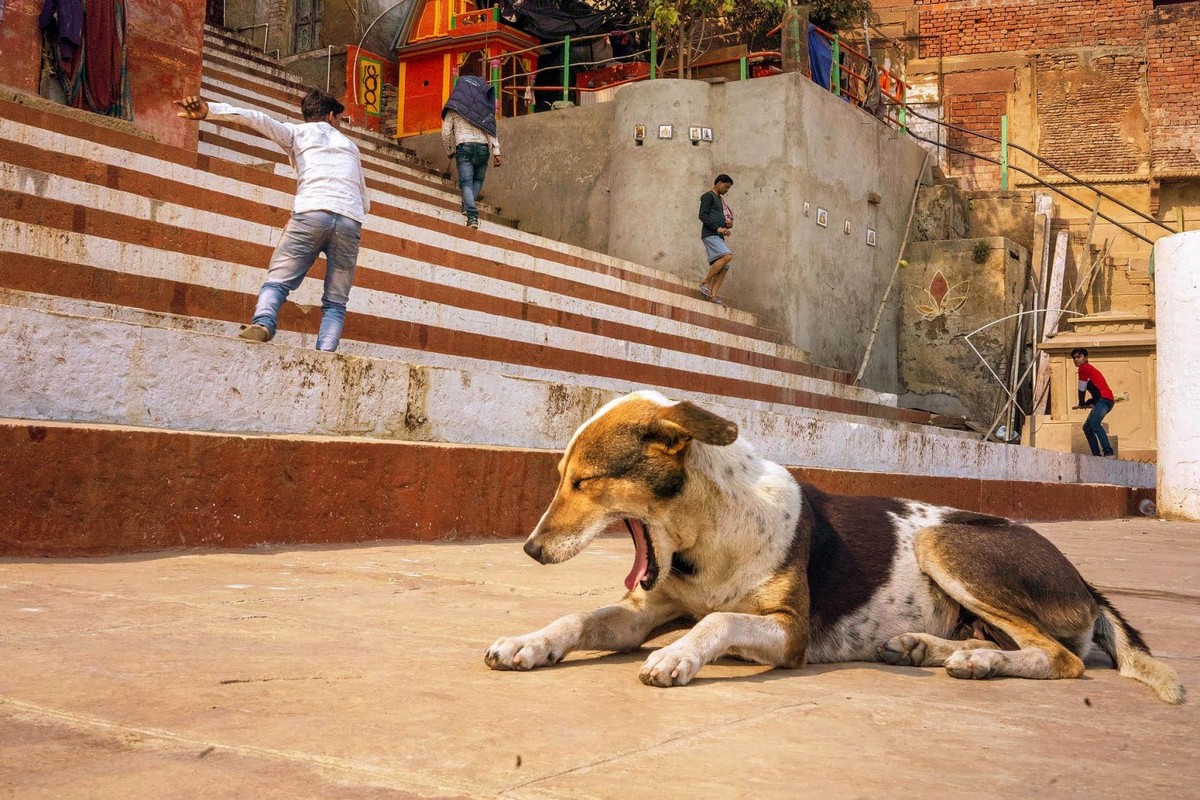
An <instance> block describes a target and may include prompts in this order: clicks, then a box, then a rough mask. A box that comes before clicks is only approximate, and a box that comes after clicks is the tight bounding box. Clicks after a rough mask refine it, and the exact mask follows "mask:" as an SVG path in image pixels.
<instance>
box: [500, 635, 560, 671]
mask: <svg viewBox="0 0 1200 800" xmlns="http://www.w3.org/2000/svg"><path fill="white" fill-rule="evenodd" d="M562 657H563V654H562V653H556V652H554V647H553V645H552V643H551V641H550V640H549V639H548V638H547V637H545V636H538V635H537V634H532V633H530V634H526V635H525V636H504V637H501V638H499V639H497V640H496V642H495V644H493V645H492V646H491V647H489V648H488V649H487V650H486V651H485V652H484V654H483V661H484V663H485V664H487V665H488V666H489V667H491V668H492V669H534V668H535V667H541V666H545V665H546V664H557V663H558V662H559V660H561V659H562Z"/></svg>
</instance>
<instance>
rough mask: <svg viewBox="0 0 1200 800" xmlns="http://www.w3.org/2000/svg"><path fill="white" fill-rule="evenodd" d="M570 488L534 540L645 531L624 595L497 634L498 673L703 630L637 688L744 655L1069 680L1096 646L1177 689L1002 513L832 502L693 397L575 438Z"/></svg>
mask: <svg viewBox="0 0 1200 800" xmlns="http://www.w3.org/2000/svg"><path fill="white" fill-rule="evenodd" d="M558 471H559V484H558V491H557V492H556V494H555V496H554V500H553V501H552V502H551V503H550V507H549V508H548V509H547V510H546V513H545V514H544V515H543V516H542V519H541V521H540V522H538V524H537V527H536V528H535V529H534V531H533V533H531V534H530V536H529V539H528V540H527V541H526V542H525V552H526V553H528V554H529V555H530V556H531V557H533V558H534V559H536V560H537V561H539V562H541V563H543V564H552V563H557V562H560V561H565V560H567V559H569V558H571V557H572V556H575V555H576V554H578V553H579V552H580V551H581V550H583V549H584V548H585V547H586V546H587V545H588V543H589V542H591V541H592V539H594V538H595V537H596V536H597V535H598V534H599V533H601V532H602V531H604V530H605V529H606V528H608V527H609V526H610V525H611V524H612V523H614V522H617V521H623V522H624V523H625V525H626V526H627V527H628V529H629V532H630V534H631V535H632V537H633V543H634V551H635V556H634V564H633V570H632V571H631V572H630V573H629V576H628V577H627V578H626V579H625V587H626V589H627V590H628V591H627V593H626V594H625V596H624V597H623V598H622V599H621V600H620V601H619V602H617V603H615V604H613V605H610V606H606V607H604V608H601V609H598V610H596V611H592V612H590V613H581V614H571V615H569V616H566V617H563V618H561V619H559V620H557V621H555V622H552V623H550V624H549V625H547V626H546V627H545V628H542V629H541V630H539V631H535V632H533V633H529V634H526V635H524V636H515V637H506V638H502V639H499V640H498V641H496V643H495V644H493V645H492V646H491V647H490V648H488V650H487V652H486V654H485V661H486V663H487V665H488V666H490V667H492V668H493V669H522V670H526V669H534V668H535V667H540V666H543V665H547V664H554V663H557V662H558V661H559V660H561V659H562V658H563V657H564V656H565V655H566V654H567V653H569V652H571V651H572V650H577V649H584V650H614V651H629V650H634V649H636V648H637V647H639V646H640V645H641V644H642V643H643V642H645V641H646V640H647V638H649V637H650V636H651V635H652V634H653V632H654V631H655V630H656V629H657V628H660V626H662V625H664V624H665V623H668V622H671V621H673V620H676V619H679V618H688V619H690V620H695V625H694V626H693V627H692V628H691V630H690V631H688V632H687V633H686V634H685V635H684V636H683V637H682V638H680V639H678V640H677V641H675V642H673V643H671V644H669V645H667V646H665V647H662V648H659V649H657V650H655V651H653V652H652V653H651V654H650V656H649V658H647V659H646V661H645V663H644V664H643V665H642V669H641V673H640V677H641V680H642V682H643V683H645V684H649V685H652V686H682V685H684V684H686V683H688V682H689V681H691V680H692V679H693V678H694V677H695V676H696V673H697V672H698V671H699V670H700V668H701V667H703V666H704V665H705V664H708V663H710V662H712V661H714V660H716V659H717V658H720V657H721V656H723V655H733V656H737V657H739V658H742V659H746V660H749V661H754V662H757V663H760V664H767V665H771V666H777V667H789V668H797V667H802V666H804V664H805V663H806V662H811V663H830V662H841V661H885V662H887V663H889V664H899V665H913V666H944V667H945V668H946V671H947V672H948V673H950V674H951V675H953V676H954V677H956V678H989V677H992V676H1012V677H1020V678H1076V677H1079V676H1080V675H1082V674H1083V671H1084V666H1083V660H1082V659H1083V658H1084V657H1085V656H1086V655H1087V653H1088V651H1089V650H1091V648H1092V646H1093V645H1097V646H1099V647H1100V648H1101V649H1102V650H1103V651H1104V652H1106V653H1107V654H1108V655H1109V656H1110V657H1111V658H1112V659H1113V661H1114V663H1115V665H1116V667H1117V669H1119V670H1120V672H1121V674H1122V675H1125V676H1128V677H1131V678H1135V679H1137V680H1139V681H1142V682H1144V683H1146V684H1148V685H1149V686H1150V687H1151V688H1153V689H1154V691H1155V692H1157V693H1158V695H1159V697H1161V698H1162V699H1163V700H1165V701H1166V702H1168V703H1181V702H1183V699H1184V689H1183V686H1182V685H1181V684H1180V682H1179V679H1178V678H1177V677H1176V676H1175V673H1174V672H1173V671H1172V670H1171V668H1170V667H1168V666H1167V665H1166V664H1163V663H1162V662H1161V661H1158V660H1156V659H1154V658H1152V657H1151V655H1150V651H1149V650H1148V648H1147V647H1146V644H1145V642H1143V641H1142V637H1141V635H1140V634H1139V633H1138V632H1137V631H1136V630H1134V628H1133V627H1132V626H1130V625H1129V624H1128V623H1127V622H1126V621H1125V619H1124V618H1123V617H1122V616H1121V614H1120V613H1118V611H1117V610H1116V609H1115V608H1114V607H1113V606H1112V604H1111V603H1110V602H1109V601H1108V600H1107V599H1105V598H1104V597H1103V596H1102V595H1101V594H1100V593H1099V592H1097V591H1096V590H1095V589H1093V588H1092V587H1091V586H1090V585H1089V584H1088V583H1087V582H1086V581H1085V580H1084V579H1083V578H1082V577H1081V576H1080V574H1079V572H1078V571H1077V570H1076V569H1075V567H1074V566H1073V565H1072V564H1071V562H1070V561H1068V560H1067V558H1066V557H1065V556H1064V555H1063V554H1062V553H1061V552H1060V551H1059V550H1058V549H1057V548H1056V547H1054V545H1052V544H1051V543H1050V542H1049V541H1047V540H1046V539H1045V538H1043V537H1042V536H1041V535H1040V534H1038V533H1037V532H1036V531H1034V530H1032V529H1031V528H1028V527H1026V526H1024V525H1018V524H1016V523H1013V522H1010V521H1009V520H1006V519H1001V518H999V517H991V516H987V515H983V514H976V513H973V512H967V511H959V510H956V509H952V508H942V507H937V506H930V505H926V504H924V503H917V502H911V501H906V500H896V499H886V498H880V497H842V496H835V495H827V494H824V493H822V492H820V491H817V490H816V489H814V488H812V487H810V486H801V485H799V484H798V483H797V482H796V481H795V480H794V479H793V478H792V476H791V475H790V474H789V473H788V472H787V470H785V469H784V468H783V467H781V466H779V465H778V464H775V463H772V462H770V461H767V460H765V459H763V458H760V457H759V456H758V455H756V454H755V452H754V449H753V448H752V447H751V446H750V445H749V444H747V443H746V442H744V441H742V440H740V439H739V438H738V430H737V426H736V425H735V424H734V423H732V422H730V421H728V420H726V419H723V418H721V417H719V416H717V415H715V414H712V413H709V412H707V411H705V410H703V409H701V408H699V407H698V406H696V405H694V404H692V403H689V402H680V403H675V402H671V401H670V400H668V399H667V398H665V397H663V396H662V395H660V394H658V393H657V392H635V393H634V394H630V395H626V396H624V397H621V398H618V399H616V400H614V401H612V402H611V403H609V404H608V405H606V406H604V407H603V408H602V409H600V410H599V411H598V412H597V413H596V414H595V415H594V416H593V417H592V418H591V419H589V420H588V421H587V422H585V423H584V424H583V425H582V426H581V427H580V428H579V430H577V431H576V432H575V434H574V436H573V437H572V438H571V441H570V442H569V443H568V445H567V449H566V452H565V453H564V454H563V457H562V460H561V461H560V462H559V465H558Z"/></svg>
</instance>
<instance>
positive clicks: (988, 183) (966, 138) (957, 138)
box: [947, 92, 1008, 189]
mask: <svg viewBox="0 0 1200 800" xmlns="http://www.w3.org/2000/svg"><path fill="white" fill-rule="evenodd" d="M1007 105H1008V95H1007V94H1005V93H1004V92H976V93H972V94H956V95H953V96H951V97H950V98H949V103H948V107H949V113H948V119H949V122H950V124H951V125H958V126H960V127H963V128H967V129H969V130H972V131H975V132H977V133H982V134H986V135H988V136H994V137H996V138H999V137H1000V117H1002V116H1004V114H1005V113H1006V109H1007ZM947 143H948V144H949V145H950V146H951V147H957V148H960V149H963V150H970V151H971V152H973V153H979V154H980V155H982V156H986V157H988V158H993V159H996V160H999V158H1000V145H999V143H998V142H991V141H988V140H987V139H981V138H979V137H978V136H970V135H968V134H965V133H961V132H959V131H956V130H953V129H951V130H950V136H949V140H948V142H947ZM950 171H951V174H953V175H957V176H959V177H960V178H961V179H962V185H963V188H964V189H999V188H1000V167H999V166H997V165H995V164H991V163H988V162H987V161H981V160H979V159H977V158H972V157H970V156H966V155H963V154H961V153H955V152H951V153H950Z"/></svg>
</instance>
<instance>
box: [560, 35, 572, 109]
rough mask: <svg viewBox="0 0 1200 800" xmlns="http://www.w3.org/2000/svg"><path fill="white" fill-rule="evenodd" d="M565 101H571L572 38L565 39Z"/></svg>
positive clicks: (565, 37) (566, 37)
mask: <svg viewBox="0 0 1200 800" xmlns="http://www.w3.org/2000/svg"><path fill="white" fill-rule="evenodd" d="M562 69H563V100H570V99H571V37H570V36H564V37H563V68H562Z"/></svg>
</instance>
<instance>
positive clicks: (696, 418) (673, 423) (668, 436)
mask: <svg viewBox="0 0 1200 800" xmlns="http://www.w3.org/2000/svg"><path fill="white" fill-rule="evenodd" d="M649 434H650V437H651V438H652V439H655V440H656V441H658V442H661V443H662V444H663V445H665V449H666V452H668V453H670V454H672V455H674V454H675V453H678V452H679V451H680V450H682V449H683V448H684V447H686V446H687V443H688V442H690V441H691V440H692V439H695V440H697V441H700V442H704V443H705V444H715V445H722V446H724V445H727V444H733V443H734V442H735V441H737V437H738V427H737V425H736V424H735V423H732V422H730V421H729V420H727V419H725V418H724V417H718V416H717V415H716V414H713V413H712V412H710V411H705V410H704V409H703V408H700V406H698V405H695V404H694V403H690V402H688V401H687V400H684V401H683V402H681V403H676V404H675V405H671V406H664V407H663V408H662V410H661V411H659V413H658V415H657V416H656V417H655V418H654V419H653V420H652V421H651V422H650V425H649Z"/></svg>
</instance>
